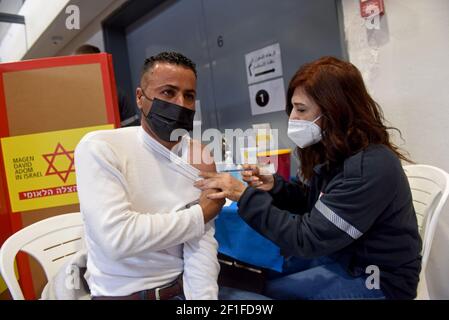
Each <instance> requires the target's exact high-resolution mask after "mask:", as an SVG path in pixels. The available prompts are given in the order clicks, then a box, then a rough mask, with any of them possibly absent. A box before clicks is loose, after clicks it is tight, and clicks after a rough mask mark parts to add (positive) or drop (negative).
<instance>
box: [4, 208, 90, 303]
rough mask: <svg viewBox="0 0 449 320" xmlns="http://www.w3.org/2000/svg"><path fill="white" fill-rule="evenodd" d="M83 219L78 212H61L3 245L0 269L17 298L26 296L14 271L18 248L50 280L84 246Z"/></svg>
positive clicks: (15, 298) (26, 228)
mask: <svg viewBox="0 0 449 320" xmlns="http://www.w3.org/2000/svg"><path fill="white" fill-rule="evenodd" d="M83 234H84V231H83V221H82V217H81V214H80V213H79V212H75V213H68V214H62V215H58V216H55V217H51V218H47V219H44V220H41V221H39V222H36V223H34V224H32V225H30V226H28V227H25V228H23V229H22V230H19V231H18V232H16V233H15V234H13V235H12V236H11V237H9V238H8V239H7V240H6V241H5V243H4V244H3V245H2V247H1V249H0V272H1V274H2V277H3V279H4V281H5V283H6V285H7V286H8V289H9V292H10V293H11V296H12V297H13V299H14V300H24V296H23V293H22V290H21V289H20V286H19V283H18V281H17V279H16V275H15V273H14V260H15V257H16V255H17V253H18V252H19V251H23V252H25V253H27V254H29V255H31V256H32V257H33V258H35V259H36V260H37V261H38V262H39V263H40V264H41V266H42V268H43V269H44V272H45V275H46V277H47V280H49V279H52V278H53V276H55V275H56V273H57V272H58V270H59V269H60V268H61V266H62V265H63V264H64V263H65V262H66V261H67V259H69V258H70V256H72V255H73V254H75V253H76V252H77V251H79V250H80V249H81V248H82V247H83Z"/></svg>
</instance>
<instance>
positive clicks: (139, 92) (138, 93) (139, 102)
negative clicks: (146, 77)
mask: <svg viewBox="0 0 449 320" xmlns="http://www.w3.org/2000/svg"><path fill="white" fill-rule="evenodd" d="M142 95H143V93H142V88H140V87H138V88H137V89H136V103H137V107H138V108H139V110H142Z"/></svg>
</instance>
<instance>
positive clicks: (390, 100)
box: [342, 0, 449, 172]
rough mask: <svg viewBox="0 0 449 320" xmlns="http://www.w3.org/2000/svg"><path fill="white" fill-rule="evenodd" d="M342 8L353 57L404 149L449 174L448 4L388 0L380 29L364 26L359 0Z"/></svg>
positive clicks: (350, 0) (441, 0) (345, 2)
mask: <svg viewBox="0 0 449 320" xmlns="http://www.w3.org/2000/svg"><path fill="white" fill-rule="evenodd" d="M342 4H343V14H344V25H345V35H346V41H347V46H348V54H349V59H350V61H351V62H352V63H353V64H355V65H356V66H357V67H358V68H359V69H360V70H361V71H362V73H363V76H364V78H365V81H366V84H367V87H368V89H369V90H370V93H371V94H372V95H373V97H374V99H375V100H376V101H377V102H379V104H380V105H381V107H382V108H383V110H384V114H385V117H386V119H387V120H389V122H390V123H391V124H392V125H393V126H395V127H397V128H399V129H400V130H401V131H402V134H403V137H404V139H405V141H406V142H405V144H404V145H402V148H403V149H405V150H406V151H408V152H409V153H410V155H411V157H412V159H413V160H414V161H416V162H417V163H424V164H430V165H435V166H438V167H441V168H443V169H444V170H446V171H448V172H449V142H448V137H447V135H448V134H449V130H448V129H447V128H448V127H449V126H448V124H449V87H448V86H449V59H448V58H447V57H448V55H449V36H448V34H449V19H448V15H449V1H448V0H425V1H423V0H385V10H386V14H385V15H384V16H382V18H381V24H380V30H367V28H366V27H365V26H364V25H362V20H361V19H362V18H361V17H360V13H359V12H360V7H359V1H358V0H342ZM395 141H396V142H397V143H398V144H400V143H401V141H400V140H399V139H397V138H396V139H395Z"/></svg>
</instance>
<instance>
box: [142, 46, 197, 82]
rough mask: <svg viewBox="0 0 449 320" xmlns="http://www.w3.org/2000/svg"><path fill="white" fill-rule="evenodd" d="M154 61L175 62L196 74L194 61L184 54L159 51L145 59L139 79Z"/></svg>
mask: <svg viewBox="0 0 449 320" xmlns="http://www.w3.org/2000/svg"><path fill="white" fill-rule="evenodd" d="M156 62H165V63H169V64H176V65H179V66H183V67H185V68H187V69H190V70H192V71H193V73H194V74H195V77H196V76H197V74H196V65H195V63H193V61H192V60H190V59H189V58H187V57H186V56H184V55H182V54H180V53H178V52H173V51H172V52H161V53H159V54H157V55H155V56H151V57H149V58H147V59H145V62H144V64H143V67H142V71H141V73H140V79H142V78H143V76H144V75H145V73H147V71H148V70H150V69H151V68H152V67H153V66H154V64H155V63H156Z"/></svg>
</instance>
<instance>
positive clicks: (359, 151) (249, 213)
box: [196, 57, 421, 299]
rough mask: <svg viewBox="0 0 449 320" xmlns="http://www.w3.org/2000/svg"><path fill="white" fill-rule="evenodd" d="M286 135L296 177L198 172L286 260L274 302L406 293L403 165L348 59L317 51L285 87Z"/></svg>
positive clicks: (415, 258)
mask: <svg viewBox="0 0 449 320" xmlns="http://www.w3.org/2000/svg"><path fill="white" fill-rule="evenodd" d="M287 102H288V105H287V108H286V111H287V114H288V115H289V124H288V136H289V137H290V139H292V140H293V141H294V142H295V144H296V145H297V146H298V149H297V152H298V155H299V159H300V162H301V168H300V179H299V180H300V181H302V182H300V183H294V182H288V181H284V180H283V179H282V178H281V177H280V176H278V175H274V176H267V175H260V173H259V170H258V168H257V167H255V166H247V168H246V169H247V171H245V172H243V174H242V175H243V179H244V180H245V181H246V182H247V183H248V186H246V185H245V184H244V183H242V182H241V181H239V180H237V179H235V178H233V177H232V176H230V175H229V174H212V173H202V174H201V175H202V176H203V177H204V179H203V180H201V181H199V182H197V183H196V186H197V187H198V188H200V189H202V190H205V189H208V188H216V189H221V192H219V193H215V194H212V195H210V198H224V197H227V198H229V199H231V200H233V201H238V208H239V209H238V212H239V215H240V216H241V217H242V219H244V220H245V221H246V222H247V223H248V224H249V225H250V226H251V227H252V228H253V229H255V230H256V231H258V232H259V233H261V234H262V235H264V236H265V237H267V238H268V239H270V240H271V241H273V242H274V243H276V244H277V245H278V246H279V247H280V248H281V250H282V251H283V253H284V254H286V255H289V256H291V258H288V259H287V261H286V267H287V268H286V270H285V272H284V273H283V274H280V275H278V276H277V277H275V278H273V279H271V280H269V281H268V283H267V286H266V291H265V294H266V295H267V296H269V297H272V298H279V299H352V298H355V299H383V298H389V299H412V298H414V297H415V296H416V289H417V284H418V280H419V272H420V269H421V255H420V252H421V239H420V236H419V233H418V227H417V221H416V216H415V211H414V209H413V204H412V196H411V192H410V187H409V184H408V181H407V177H406V176H405V174H404V171H403V169H402V165H401V161H400V160H405V161H408V160H407V158H406V157H405V156H404V155H403V154H401V153H400V151H399V150H398V148H397V147H396V146H395V145H394V144H393V143H392V142H391V141H390V136H389V133H388V131H387V129H389V128H387V127H386V126H385V125H384V119H383V116H382V113H381V110H380V108H379V107H378V105H377V104H376V102H375V101H374V100H373V99H372V98H371V97H370V95H369V94H368V92H367V90H366V88H365V85H364V83H363V79H362V76H361V74H360V72H359V70H358V69H357V68H356V67H355V66H354V65H352V64H351V63H348V62H344V61H341V60H338V59H336V58H332V57H324V58H321V59H319V60H317V61H314V62H311V63H308V64H306V65H304V66H302V67H301V68H300V69H299V70H298V71H297V72H296V74H295V75H294V77H293V78H292V80H291V82H290V85H289V88H288V92H287Z"/></svg>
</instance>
